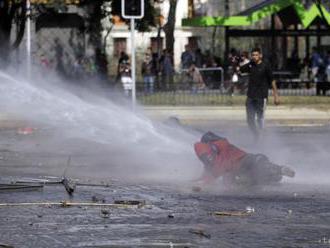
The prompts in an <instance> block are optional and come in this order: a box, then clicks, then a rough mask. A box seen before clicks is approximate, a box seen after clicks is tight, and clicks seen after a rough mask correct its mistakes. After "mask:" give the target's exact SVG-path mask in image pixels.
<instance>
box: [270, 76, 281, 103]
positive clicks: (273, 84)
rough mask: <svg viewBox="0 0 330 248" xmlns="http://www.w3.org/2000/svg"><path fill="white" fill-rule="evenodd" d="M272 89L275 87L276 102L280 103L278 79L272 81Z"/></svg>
mask: <svg viewBox="0 0 330 248" xmlns="http://www.w3.org/2000/svg"><path fill="white" fill-rule="evenodd" d="M272 89H273V96H274V104H275V105H279V104H280V97H279V95H278V91H277V85H276V80H273V81H272Z"/></svg>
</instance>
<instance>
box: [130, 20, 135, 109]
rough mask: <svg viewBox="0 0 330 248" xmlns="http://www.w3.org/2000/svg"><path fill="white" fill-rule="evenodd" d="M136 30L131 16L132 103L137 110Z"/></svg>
mask: <svg viewBox="0 0 330 248" xmlns="http://www.w3.org/2000/svg"><path fill="white" fill-rule="evenodd" d="M134 31H135V20H134V18H131V57H132V61H131V75H132V105H133V110H135V105H136V81H135V40H134Z"/></svg>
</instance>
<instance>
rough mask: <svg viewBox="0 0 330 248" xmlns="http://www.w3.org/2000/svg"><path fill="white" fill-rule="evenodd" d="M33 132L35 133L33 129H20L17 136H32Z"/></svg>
mask: <svg viewBox="0 0 330 248" xmlns="http://www.w3.org/2000/svg"><path fill="white" fill-rule="evenodd" d="M33 132H34V129H33V128H32V127H20V128H19V129H18V130H17V134H23V135H28V134H32V133H33Z"/></svg>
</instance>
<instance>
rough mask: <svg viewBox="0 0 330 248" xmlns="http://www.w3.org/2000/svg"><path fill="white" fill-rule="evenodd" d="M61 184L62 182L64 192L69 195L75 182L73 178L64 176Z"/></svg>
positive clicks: (73, 189) (74, 187)
mask: <svg viewBox="0 0 330 248" xmlns="http://www.w3.org/2000/svg"><path fill="white" fill-rule="evenodd" d="M62 184H63V186H64V188H65V190H66V192H68V194H69V195H72V194H73V192H74V191H75V189H76V183H75V182H74V181H73V180H71V179H69V178H66V177H64V178H63V180H62Z"/></svg>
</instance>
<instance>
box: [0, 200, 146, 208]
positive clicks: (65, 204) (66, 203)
mask: <svg viewBox="0 0 330 248" xmlns="http://www.w3.org/2000/svg"><path fill="white" fill-rule="evenodd" d="M22 206H46V207H51V206H60V207H79V206H81V207H82V206H84V207H112V208H141V207H144V206H143V205H132V204H119V203H92V202H70V201H62V202H21V203H0V207H22ZM145 206H146V207H150V206H147V205H145Z"/></svg>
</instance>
